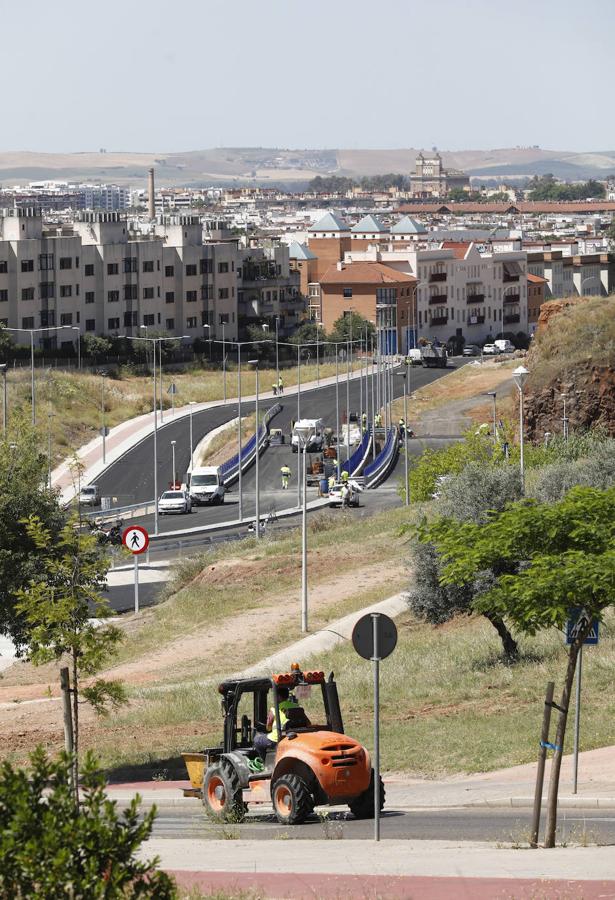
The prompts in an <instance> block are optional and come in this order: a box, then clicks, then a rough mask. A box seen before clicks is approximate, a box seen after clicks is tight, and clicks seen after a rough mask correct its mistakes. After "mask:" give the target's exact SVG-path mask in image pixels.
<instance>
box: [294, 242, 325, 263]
mask: <svg viewBox="0 0 615 900" xmlns="http://www.w3.org/2000/svg"><path fill="white" fill-rule="evenodd" d="M288 255H289V257H290V258H291V259H318V257H317V256H316V254H315V253H312V251H311V250H310V248H309V247H306V245H305V244H300V243H299V242H298V241H293V242H292V244H289V247H288Z"/></svg>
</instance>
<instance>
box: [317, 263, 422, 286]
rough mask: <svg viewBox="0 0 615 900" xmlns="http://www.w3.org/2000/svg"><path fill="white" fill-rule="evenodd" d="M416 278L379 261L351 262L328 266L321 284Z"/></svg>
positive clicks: (402, 281)
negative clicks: (340, 265)
mask: <svg viewBox="0 0 615 900" xmlns="http://www.w3.org/2000/svg"><path fill="white" fill-rule="evenodd" d="M416 281H417V279H416V278H415V277H414V275H406V273H405V272H400V271H398V269H393V268H391V266H385V265H384V263H379V262H351V263H345V264H344V265H343V267H341V268H338V266H337V265H335V266H330V267H329V268H328V269H327V271H326V272H325V274H324V275H323V277H322V278H321V279H320V283H321V284H324V285H326V284H387V285H389V284H412V283H414V282H416Z"/></svg>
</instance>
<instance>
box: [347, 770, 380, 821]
mask: <svg viewBox="0 0 615 900" xmlns="http://www.w3.org/2000/svg"><path fill="white" fill-rule="evenodd" d="M384 799H385V790H384V782H383V780H382V778H381V779H380V797H379V800H380V812H382V810H383V809H384ZM348 806H349V807H350V812H351V813H352V814H353V816H354V817H355V819H371V818H372V816H373V815H374V770H373V769H372V778H371V781H370V783H369V787H368V789H367V790H366V791H363V793H362V794H359V796H358V797H357V798H356V800H353V801H352V802H351V803H349V804H348Z"/></svg>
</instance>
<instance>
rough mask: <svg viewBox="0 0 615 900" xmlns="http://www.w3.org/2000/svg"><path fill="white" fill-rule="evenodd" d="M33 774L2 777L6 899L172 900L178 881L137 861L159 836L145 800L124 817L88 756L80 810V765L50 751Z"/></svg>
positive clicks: (0, 881) (0, 880)
mask: <svg viewBox="0 0 615 900" xmlns="http://www.w3.org/2000/svg"><path fill="white" fill-rule="evenodd" d="M30 761H31V766H32V767H31V769H30V770H25V769H16V768H13V767H12V765H11V764H10V763H8V762H5V763H3V764H2V768H1V769H0V859H1V860H2V865H1V867H0V896H2V897H11V898H30V897H36V898H38V900H57V898H58V897H72V898H75V900H77V898H82V900H86V898H87V900H97V898H105V900H107V898H113V900H114V898H118V900H119V898H122V900H127V898H133V897H149V898H158V900H166V898H174V897H175V896H176V891H175V886H174V883H173V881H172V880H171V879H170V878H169V876H168V875H166V874H165V873H164V872H160V871H158V870H157V869H156V865H157V862H158V860H157V859H154V860H150V861H149V862H142V861H141V860H139V859H137V858H136V853H137V851H138V849H139V847H140V846H141V844H142V843H143V841H144V840H146V839H147V838H148V837H149V836H150V834H151V831H152V826H153V822H154V818H155V815H156V813H155V809H152V810H151V811H150V812H147V813H145V815H144V817H143V820H142V821H141V822H140V821H139V810H138V798H135V799H134V800H132V801H131V803H130V805H129V806H128V808H127V809H126V810H124V811H123V812H122V813H121V814H118V812H117V810H116V804H115V802H114V801H111V800H108V799H107V797H106V795H105V792H104V778H103V776H102V774H101V773H100V772H99V771H97V767H96V763H95V761H94V758H93V757H92V756H91V755H89V754H88V757H87V759H86V761H85V765H84V766H83V781H82V793H83V797H82V800H81V802H80V803H79V804H78V803H77V800H76V798H75V795H74V793H73V791H72V789H71V785H70V773H71V767H72V761H71V759H70V758H69V757H67V756H66V755H62V756H61V757H59V758H58V759H56V760H51V759H49V758H48V757H47V755H46V754H45V752H44V750H43V749H42V748H40V747H39V748H37V750H35V751H34V753H32V755H31V757H30Z"/></svg>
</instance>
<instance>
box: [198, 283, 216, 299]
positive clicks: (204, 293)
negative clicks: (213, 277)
mask: <svg viewBox="0 0 615 900" xmlns="http://www.w3.org/2000/svg"><path fill="white" fill-rule="evenodd" d="M213 299H214V286H213V284H204V285H203V287H202V288H201V300H213Z"/></svg>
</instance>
